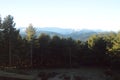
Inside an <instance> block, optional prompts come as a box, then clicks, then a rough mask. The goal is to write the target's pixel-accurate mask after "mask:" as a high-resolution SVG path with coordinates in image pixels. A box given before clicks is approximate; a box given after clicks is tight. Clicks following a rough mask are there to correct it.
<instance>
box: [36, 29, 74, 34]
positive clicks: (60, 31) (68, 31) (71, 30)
mask: <svg viewBox="0 0 120 80" xmlns="http://www.w3.org/2000/svg"><path fill="white" fill-rule="evenodd" d="M36 29H37V31H48V32H55V33H60V34H64V35H66V34H70V33H72V32H74V30H73V29H63V28H57V27H44V28H36Z"/></svg>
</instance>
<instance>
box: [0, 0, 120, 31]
mask: <svg viewBox="0 0 120 80" xmlns="http://www.w3.org/2000/svg"><path fill="white" fill-rule="evenodd" d="M0 14H1V17H2V18H3V17H5V16H7V15H9V14H10V15H12V16H13V17H14V21H15V23H16V27H27V26H28V25H29V24H30V23H32V24H33V25H34V27H61V28H71V29H75V30H77V29H101V30H114V31H118V30H120V0H0Z"/></svg>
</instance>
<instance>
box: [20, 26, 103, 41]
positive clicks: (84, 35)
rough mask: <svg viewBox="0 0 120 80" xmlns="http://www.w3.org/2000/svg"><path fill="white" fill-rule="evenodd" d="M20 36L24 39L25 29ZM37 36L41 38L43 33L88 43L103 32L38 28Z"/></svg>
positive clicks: (21, 29) (21, 30)
mask: <svg viewBox="0 0 120 80" xmlns="http://www.w3.org/2000/svg"><path fill="white" fill-rule="evenodd" d="M19 29H20V34H21V35H22V36H23V37H24V36H25V29H26V28H24V27H22V28H19ZM36 32H37V33H36V35H37V36H39V35H40V34H41V33H45V34H48V35H50V36H51V37H52V36H54V35H57V36H59V37H64V38H68V37H71V38H73V39H75V40H82V41H86V40H87V39H88V38H89V37H90V36H91V35H93V34H98V33H100V32H102V31H100V30H87V29H83V30H78V31H75V30H72V29H62V28H56V27H45V28H36Z"/></svg>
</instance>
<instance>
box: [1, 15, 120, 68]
mask: <svg viewBox="0 0 120 80" xmlns="http://www.w3.org/2000/svg"><path fill="white" fill-rule="evenodd" d="M0 29H3V31H0V65H5V66H6V65H7V66H8V58H9V57H8V56H9V52H11V53H12V56H11V57H12V65H14V66H17V67H19V68H25V67H26V68H29V67H30V61H31V60H32V62H33V65H32V67H33V68H58V67H59V68H62V67H66V68H68V67H69V68H70V66H71V67H80V66H81V65H84V66H85V65H89V66H91V65H92V66H100V65H102V66H106V65H107V66H112V67H116V66H117V67H120V66H119V64H120V32H118V33H114V32H107V33H101V34H97V35H92V36H91V37H90V38H89V39H88V40H87V41H86V42H82V41H80V40H73V39H72V38H62V37H59V36H56V35H55V36H53V37H50V36H49V35H46V34H41V35H39V36H38V37H36V29H35V28H34V27H33V25H32V24H30V25H29V26H28V27H27V28H26V38H21V36H20V34H19V30H17V29H16V28H15V23H14V21H13V17H12V16H11V15H8V16H7V17H5V18H4V20H3V21H2V19H1V17H0ZM30 51H31V52H32V56H33V57H32V59H31V57H30V56H31V55H30Z"/></svg>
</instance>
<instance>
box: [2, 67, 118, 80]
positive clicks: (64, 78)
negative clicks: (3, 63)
mask: <svg viewBox="0 0 120 80" xmlns="http://www.w3.org/2000/svg"><path fill="white" fill-rule="evenodd" d="M105 71H106V69H102V68H88V67H82V68H79V69H44V70H30V71H25V73H29V75H25V74H17V73H10V72H5V71H0V76H2V77H11V78H16V80H18V79H21V80H120V78H118V76H120V74H117V75H118V76H117V78H114V79H113V77H112V76H113V74H112V73H110V72H105ZM115 75H116V74H115ZM0 80H7V79H0ZM9 80H10V79H9ZM13 80H14V79H13Z"/></svg>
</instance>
